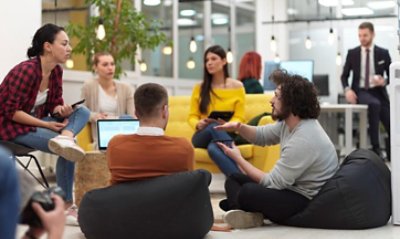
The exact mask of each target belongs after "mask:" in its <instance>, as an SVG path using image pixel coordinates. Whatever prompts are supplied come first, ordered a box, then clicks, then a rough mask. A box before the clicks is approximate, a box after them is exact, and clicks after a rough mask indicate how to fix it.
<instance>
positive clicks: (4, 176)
mask: <svg viewBox="0 0 400 239" xmlns="http://www.w3.org/2000/svg"><path fill="white" fill-rule="evenodd" d="M0 185H1V186H0V222H1V223H0V234H1V238H4V239H15V230H16V228H17V223H18V221H19V206H20V205H19V204H20V194H19V183H18V177H17V170H16V168H15V160H14V157H13V155H12V154H11V153H10V152H8V151H7V150H6V149H4V148H0Z"/></svg>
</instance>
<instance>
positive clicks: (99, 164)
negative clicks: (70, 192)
mask: <svg viewBox="0 0 400 239" xmlns="http://www.w3.org/2000/svg"><path fill="white" fill-rule="evenodd" d="M110 178H111V174H110V171H109V169H108V165H107V160H106V155H105V153H103V152H100V151H89V152H86V156H85V158H84V159H83V160H82V161H80V162H77V163H76V164H75V183H74V185H75V204H76V205H77V206H78V207H79V204H80V202H81V200H82V197H83V195H84V194H85V193H86V192H88V191H90V190H92V189H96V188H104V187H107V186H108V185H110Z"/></svg>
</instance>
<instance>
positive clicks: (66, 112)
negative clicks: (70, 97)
mask: <svg viewBox="0 0 400 239" xmlns="http://www.w3.org/2000/svg"><path fill="white" fill-rule="evenodd" d="M73 112H74V109H73V108H72V106H71V105H57V106H56V107H55V108H54V114H56V113H58V115H59V117H61V118H67V117H68V116H70V115H71V114H72V113H73Z"/></svg>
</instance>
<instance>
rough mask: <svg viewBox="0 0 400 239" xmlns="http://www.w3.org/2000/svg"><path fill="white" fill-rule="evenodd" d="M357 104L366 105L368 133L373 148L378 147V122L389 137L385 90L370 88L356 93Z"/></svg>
mask: <svg viewBox="0 0 400 239" xmlns="http://www.w3.org/2000/svg"><path fill="white" fill-rule="evenodd" d="M357 97H358V103H359V104H366V105H368V124H369V127H368V133H369V137H370V140H371V145H372V147H373V148H377V149H378V148H380V146H379V122H382V124H383V126H384V127H385V130H386V132H387V133H388V135H389V137H390V103H389V98H388V95H387V93H386V90H383V89H382V88H371V89H368V90H360V91H359V92H357Z"/></svg>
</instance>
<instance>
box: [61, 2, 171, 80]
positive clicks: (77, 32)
mask: <svg viewBox="0 0 400 239" xmlns="http://www.w3.org/2000/svg"><path fill="white" fill-rule="evenodd" d="M85 3H86V4H88V5H91V6H95V7H97V9H98V10H99V14H98V16H90V17H89V21H88V23H87V25H86V26H82V25H78V24H73V23H70V24H68V25H67V27H66V31H67V32H68V34H69V35H70V36H71V37H76V38H77V40H78V42H77V44H76V45H75V46H74V49H73V53H81V54H85V55H86V62H87V65H88V67H90V66H91V62H92V57H93V55H94V53H96V52H104V51H106V52H109V53H111V55H112V56H113V57H114V61H115V65H116V70H115V77H116V78H118V77H119V76H120V75H121V73H122V68H121V63H122V61H124V60H129V62H130V63H131V64H132V65H135V55H136V52H137V50H138V48H140V49H154V48H155V47H157V46H158V45H160V44H161V43H163V42H165V41H166V37H165V34H164V33H163V32H161V31H160V26H161V22H160V21H156V20H149V19H148V18H146V16H145V15H144V14H143V13H141V12H138V11H137V10H136V9H135V8H134V7H133V5H132V1H130V0H86V1H85ZM100 25H103V27H104V30H105V35H103V36H104V38H102V37H101V36H100V37H96V36H98V34H97V32H98V30H103V29H99V26H100ZM99 38H102V39H99Z"/></svg>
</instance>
